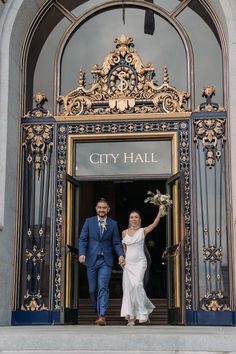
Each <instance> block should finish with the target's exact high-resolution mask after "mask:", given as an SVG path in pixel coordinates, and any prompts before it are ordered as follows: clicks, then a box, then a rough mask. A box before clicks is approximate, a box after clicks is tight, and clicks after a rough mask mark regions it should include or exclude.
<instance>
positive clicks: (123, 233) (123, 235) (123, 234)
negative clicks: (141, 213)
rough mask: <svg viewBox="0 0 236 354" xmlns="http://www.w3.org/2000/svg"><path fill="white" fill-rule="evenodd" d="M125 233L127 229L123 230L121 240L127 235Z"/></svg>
mask: <svg viewBox="0 0 236 354" xmlns="http://www.w3.org/2000/svg"><path fill="white" fill-rule="evenodd" d="M127 231H128V230H127V229H125V230H123V231H122V238H124V237H125V235H126V234H127Z"/></svg>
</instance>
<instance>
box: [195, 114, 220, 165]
mask: <svg viewBox="0 0 236 354" xmlns="http://www.w3.org/2000/svg"><path fill="white" fill-rule="evenodd" d="M194 125H195V136H194V142H195V143H196V142H197V141H198V139H200V140H202V145H203V151H205V158H206V165H207V166H208V167H209V168H212V167H213V166H214V165H215V161H216V159H217V160H219V159H220V158H221V151H220V149H218V141H219V140H221V141H222V144H224V143H225V141H226V138H225V135H224V134H225V119H222V118H221V119H220V118H219V119H211V118H208V119H203V120H201V119H199V120H197V121H194Z"/></svg>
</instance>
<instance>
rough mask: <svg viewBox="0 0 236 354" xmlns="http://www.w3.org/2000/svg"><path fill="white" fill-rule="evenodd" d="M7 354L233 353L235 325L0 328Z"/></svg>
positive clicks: (1, 344) (1, 347)
mask: <svg viewBox="0 0 236 354" xmlns="http://www.w3.org/2000/svg"><path fill="white" fill-rule="evenodd" d="M0 353H1V354H2V353H6V354H13V353H14V354H21V353H24V354H31V353H32V354H33V353H34V354H49V353H50V354H56V353H57V354H66V353H68V354H102V353H103V354H144V353H145V354H153V353H155V354H203V353H204V354H206V353H208V354H222V353H224V354H229V353H230V354H236V328H235V327H200V326H199V327H181V326H146V327H138V326H137V327H131V328H130V327H127V326H106V327H99V326H19V327H0Z"/></svg>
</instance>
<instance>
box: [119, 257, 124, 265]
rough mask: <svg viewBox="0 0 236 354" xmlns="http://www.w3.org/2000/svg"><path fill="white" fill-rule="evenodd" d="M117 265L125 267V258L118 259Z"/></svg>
mask: <svg viewBox="0 0 236 354" xmlns="http://www.w3.org/2000/svg"><path fill="white" fill-rule="evenodd" d="M119 265H120V266H124V265H125V258H124V257H123V256H120V257H119Z"/></svg>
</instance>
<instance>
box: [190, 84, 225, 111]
mask: <svg viewBox="0 0 236 354" xmlns="http://www.w3.org/2000/svg"><path fill="white" fill-rule="evenodd" d="M215 93H216V90H215V88H214V86H207V87H204V88H203V89H202V97H205V98H206V102H204V103H201V104H200V105H199V106H198V108H197V109H196V112H200V111H203V112H224V111H225V109H224V107H221V106H220V105H219V104H218V103H215V102H212V96H214V95H215Z"/></svg>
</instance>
